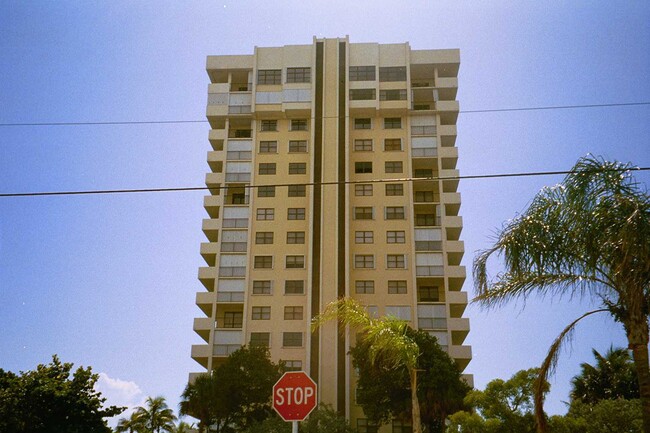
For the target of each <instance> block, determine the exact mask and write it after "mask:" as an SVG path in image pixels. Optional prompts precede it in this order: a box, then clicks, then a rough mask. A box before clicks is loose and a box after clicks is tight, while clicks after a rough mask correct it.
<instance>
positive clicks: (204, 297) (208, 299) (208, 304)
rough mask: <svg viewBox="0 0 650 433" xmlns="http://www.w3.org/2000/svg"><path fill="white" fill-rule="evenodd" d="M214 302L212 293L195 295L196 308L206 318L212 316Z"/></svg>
mask: <svg viewBox="0 0 650 433" xmlns="http://www.w3.org/2000/svg"><path fill="white" fill-rule="evenodd" d="M214 301H215V297H214V292H198V293H197V294H196V299H195V302H196V306H197V307H199V308H200V309H201V311H203V314H205V315H206V316H208V317H210V316H212V304H214Z"/></svg>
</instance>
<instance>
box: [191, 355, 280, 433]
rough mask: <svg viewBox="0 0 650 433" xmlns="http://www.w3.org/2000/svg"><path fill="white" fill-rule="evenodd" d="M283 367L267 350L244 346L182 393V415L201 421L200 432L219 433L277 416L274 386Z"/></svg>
mask: <svg viewBox="0 0 650 433" xmlns="http://www.w3.org/2000/svg"><path fill="white" fill-rule="evenodd" d="M282 372H283V368H282V366H281V365H277V364H274V363H273V362H271V360H270V358H269V352H268V349H267V348H265V347H259V346H253V347H242V348H241V349H239V350H237V351H236V352H234V353H232V354H231V355H230V356H229V357H228V358H227V359H226V361H225V362H224V363H223V364H222V365H221V366H219V368H217V370H216V371H214V372H213V374H212V375H207V374H206V375H203V376H200V377H199V378H197V379H196V381H195V382H194V383H191V384H188V385H187V387H186V388H185V391H184V392H183V394H182V401H181V414H183V415H190V416H193V417H195V418H197V419H198V420H199V429H200V430H201V431H204V429H205V427H207V426H209V425H216V428H217V431H218V432H227V431H229V429H230V426H231V425H232V426H235V427H236V428H237V429H238V430H245V429H246V428H248V427H249V426H251V425H253V424H254V423H256V422H261V421H263V420H264V419H266V418H268V417H269V416H270V415H271V414H273V413H274V411H273V408H272V406H271V394H272V391H273V385H274V384H275V382H277V380H278V379H279V378H280V376H281V375H282Z"/></svg>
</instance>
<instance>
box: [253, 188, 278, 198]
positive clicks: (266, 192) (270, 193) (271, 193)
mask: <svg viewBox="0 0 650 433" xmlns="http://www.w3.org/2000/svg"><path fill="white" fill-rule="evenodd" d="M257 196H258V197H275V187H274V186H258V187H257Z"/></svg>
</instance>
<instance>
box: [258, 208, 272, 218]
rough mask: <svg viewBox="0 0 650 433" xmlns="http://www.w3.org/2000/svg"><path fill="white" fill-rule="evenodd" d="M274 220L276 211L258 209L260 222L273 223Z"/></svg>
mask: <svg viewBox="0 0 650 433" xmlns="http://www.w3.org/2000/svg"><path fill="white" fill-rule="evenodd" d="M273 219H275V209H273V208H268V207H267V208H259V209H257V220H258V221H272V220H273Z"/></svg>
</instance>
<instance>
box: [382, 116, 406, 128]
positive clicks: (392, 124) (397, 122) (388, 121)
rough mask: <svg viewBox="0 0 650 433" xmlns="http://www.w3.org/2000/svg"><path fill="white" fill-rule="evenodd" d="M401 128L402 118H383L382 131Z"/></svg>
mask: <svg viewBox="0 0 650 433" xmlns="http://www.w3.org/2000/svg"><path fill="white" fill-rule="evenodd" d="M401 128H402V118H401V117H385V118H384V129H401Z"/></svg>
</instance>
